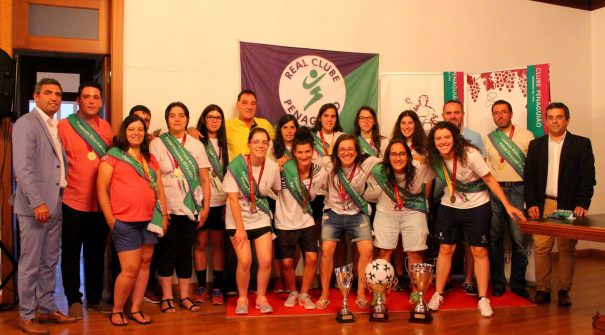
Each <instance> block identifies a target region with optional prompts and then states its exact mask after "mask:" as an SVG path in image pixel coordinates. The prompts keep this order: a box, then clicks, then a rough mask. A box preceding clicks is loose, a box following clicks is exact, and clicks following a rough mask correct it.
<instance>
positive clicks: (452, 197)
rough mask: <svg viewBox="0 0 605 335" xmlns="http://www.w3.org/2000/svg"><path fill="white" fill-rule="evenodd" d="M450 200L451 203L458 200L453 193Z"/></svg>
mask: <svg viewBox="0 0 605 335" xmlns="http://www.w3.org/2000/svg"><path fill="white" fill-rule="evenodd" d="M450 202H451V203H455V202H456V197H455V196H454V195H453V194H452V196H451V197H450Z"/></svg>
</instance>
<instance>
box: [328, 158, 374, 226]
mask: <svg viewBox="0 0 605 335" xmlns="http://www.w3.org/2000/svg"><path fill="white" fill-rule="evenodd" d="M336 175H337V176H338V180H339V181H340V183H341V184H342V186H343V187H344V189H345V191H346V192H347V194H348V195H349V197H351V200H353V202H354V203H355V205H357V207H358V208H359V209H360V210H361V211H362V212H363V214H365V215H367V216H370V214H371V209H370V205H369V204H368V203H367V201H365V200H364V199H363V198H362V197H361V196H360V195H359V194H358V193H357V192H355V190H354V189H353V186H351V183H349V178H347V176H345V173H344V171H343V170H342V169H340V170H338V173H337V174H336Z"/></svg>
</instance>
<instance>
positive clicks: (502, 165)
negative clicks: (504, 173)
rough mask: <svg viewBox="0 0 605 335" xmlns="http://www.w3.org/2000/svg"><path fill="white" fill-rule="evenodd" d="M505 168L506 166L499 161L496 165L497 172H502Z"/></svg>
mask: <svg viewBox="0 0 605 335" xmlns="http://www.w3.org/2000/svg"><path fill="white" fill-rule="evenodd" d="M505 166H506V165H505V164H504V162H503V161H500V163H498V170H504V167H505Z"/></svg>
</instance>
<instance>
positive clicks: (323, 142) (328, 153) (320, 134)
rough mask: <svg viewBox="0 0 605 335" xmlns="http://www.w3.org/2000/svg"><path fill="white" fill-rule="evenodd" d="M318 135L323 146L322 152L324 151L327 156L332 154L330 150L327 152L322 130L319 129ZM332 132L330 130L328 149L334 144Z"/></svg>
mask: <svg viewBox="0 0 605 335" xmlns="http://www.w3.org/2000/svg"><path fill="white" fill-rule="evenodd" d="M319 137H320V138H321V145H323V147H324V152H325V153H326V155H327V156H332V153H331V152H328V147H327V145H326V140H324V133H323V131H322V130H320V131H319ZM334 137H335V136H334V133H333V132H332V141H331V142H330V150H332V147H333V146H334Z"/></svg>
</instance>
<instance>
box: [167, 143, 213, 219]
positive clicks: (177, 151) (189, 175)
mask: <svg viewBox="0 0 605 335" xmlns="http://www.w3.org/2000/svg"><path fill="white" fill-rule="evenodd" d="M160 139H161V140H162V143H164V145H165V146H166V148H167V149H168V151H169V152H170V154H171V155H172V157H173V158H174V159H175V160H176V162H177V163H178V164H179V168H180V169H181V170H182V171H183V175H184V176H185V180H187V184H189V192H187V194H186V195H185V199H183V204H184V205H185V207H187V209H189V210H190V211H191V213H192V214H195V213H196V212H197V213H200V212H201V210H202V196H200V194H202V192H203V191H202V187H201V185H200V178H199V170H200V168H199V166H198V165H197V162H196V161H195V158H194V157H193V156H192V155H191V153H189V151H187V149H185V146H184V145H183V144H182V143H181V142H179V141H178V140H177V139H176V137H174V136H173V135H172V134H171V133H164V134H162V135H160ZM196 194H197V195H198V197H197V198H196Z"/></svg>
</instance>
